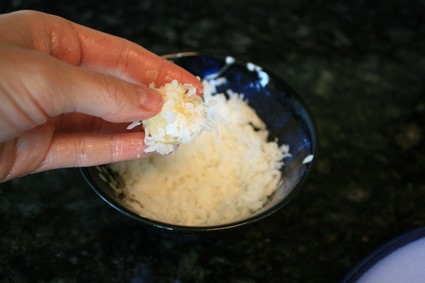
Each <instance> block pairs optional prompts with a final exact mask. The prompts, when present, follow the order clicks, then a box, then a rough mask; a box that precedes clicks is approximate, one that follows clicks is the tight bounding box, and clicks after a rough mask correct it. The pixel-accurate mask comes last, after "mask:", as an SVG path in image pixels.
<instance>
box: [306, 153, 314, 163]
mask: <svg viewBox="0 0 425 283" xmlns="http://www.w3.org/2000/svg"><path fill="white" fill-rule="evenodd" d="M313 158H314V156H313V154H310V155H307V156H306V157H305V158H304V160H303V164H307V163H310V162H311V161H313Z"/></svg>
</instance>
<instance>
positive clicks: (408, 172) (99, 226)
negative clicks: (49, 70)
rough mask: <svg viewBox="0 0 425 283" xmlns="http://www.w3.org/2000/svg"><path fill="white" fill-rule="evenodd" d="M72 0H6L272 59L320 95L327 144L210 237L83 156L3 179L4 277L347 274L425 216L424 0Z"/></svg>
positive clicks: (173, 47) (168, 47)
mask: <svg viewBox="0 0 425 283" xmlns="http://www.w3.org/2000/svg"><path fill="white" fill-rule="evenodd" d="M62 2H63V1H41V0H39V1H36V0H32V1H31V0H27V1H23V0H22V1H20V0H13V1H12V0H10V1H2V3H1V4H0V8H1V10H0V11H2V12H8V11H13V10H18V9H23V8H29V9H36V10H40V11H46V12H50V13H53V14H57V15H60V16H63V17H66V18H68V19H70V20H73V21H75V22H78V23H80V24H83V25H87V26H90V27H92V28H96V29H100V30H102V31H105V32H108V33H112V34H115V35H118V36H122V37H125V38H127V39H129V40H132V41H135V42H137V43H139V44H142V45H143V46H145V47H146V48H148V49H150V50H152V51H154V52H156V53H159V54H166V53H173V52H177V51H202V52H208V53H220V54H228V55H232V56H234V57H237V58H241V59H246V60H249V61H252V62H254V63H257V64H259V65H262V66H264V67H267V68H268V69H269V70H272V71H273V72H275V73H278V74H279V75H280V76H281V77H282V78H284V79H285V80H286V81H288V82H289V83H290V84H291V85H292V86H293V87H294V88H296V89H297V90H298V91H299V92H300V94H301V96H302V98H303V99H304V100H305V102H306V104H307V105H308V106H309V108H310V110H311V112H312V115H313V117H314V119H315V121H316V124H317V129H318V134H319V155H318V157H317V162H316V166H315V168H314V171H313V172H312V174H311V175H310V178H309V180H308V182H307V183H306V184H305V186H304V188H303V189H302V191H301V192H300V194H299V195H298V196H297V197H296V198H295V199H294V200H293V201H292V202H291V203H290V205H288V206H287V207H286V208H285V209H283V210H282V211H280V212H279V213H277V214H275V215H274V216H273V217H272V218H271V219H269V220H268V221H263V222H261V223H259V224H256V226H255V227H254V229H249V230H247V231H246V232H245V233H243V234H242V235H241V236H239V237H238V238H237V239H234V238H216V239H212V240H210V241H208V242H202V241H195V242H189V243H188V242H178V241H175V240H172V239H164V238H161V237H152V236H151V235H150V234H149V233H147V232H146V231H145V230H143V229H142V228H141V227H140V225H139V224H138V223H135V222H134V221H132V220H129V219H127V218H125V217H124V216H122V215H120V214H118V213H117V212H116V211H115V210H113V209H112V208H110V207H109V206H108V205H107V204H105V203H104V202H103V201H102V200H101V199H99V197H98V196H97V195H96V194H95V193H94V192H93V191H91V189H90V188H89V187H88V185H87V184H86V183H85V181H84V180H83V178H82V177H81V174H80V172H79V170H78V169H61V170H55V171H50V172H45V173H41V174H36V175H31V176H26V177H23V178H19V179H16V180H13V181H10V182H7V183H3V184H0V219H1V220H0V224H1V229H0V278H1V279H0V281H2V282H250V283H251V282H338V281H339V280H341V279H342V278H343V277H344V276H345V274H347V272H348V271H349V270H350V269H351V268H352V267H353V266H354V265H355V264H356V263H357V262H359V261H360V260H361V259H362V258H364V257H365V256H366V255H368V254H369V253H370V252H372V251H373V250H374V249H376V248H377V247H378V246H380V245H382V244H383V243H385V242H386V241H388V240H390V239H392V238H394V237H396V236H398V235H400V234H402V233H405V232H407V231H410V230H412V229H415V228H418V227H422V226H425V205H424V200H425V178H424V168H425V142H424V139H425V132H424V131H425V83H424V82H425V80H424V78H425V55H424V54H425V52H423V51H424V50H425V46H424V45H425V41H424V38H425V25H424V21H423V19H424V15H425V14H424V13H425V4H424V2H423V1H401V0H399V1H380V2H378V3H375V1H361V0H354V1H348V2H347V3H346V2H344V1H294V0H289V1H279V0H275V1H272V0H267V1H259V0H257V1H254V0H249V1H242V0H237V1H230V0H228V1H225V0H215V1H203V2H201V1H174V2H173V1H153V0H144V1H124V0H120V1H95V0H86V1H71V2H69V3H68V2H67V3H62ZM177 3H178V4H177ZM421 51H422V52H421Z"/></svg>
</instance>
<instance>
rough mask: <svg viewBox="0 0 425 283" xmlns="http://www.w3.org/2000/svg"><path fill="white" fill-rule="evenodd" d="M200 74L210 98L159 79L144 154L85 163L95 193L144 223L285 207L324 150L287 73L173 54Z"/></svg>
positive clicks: (241, 215)
mask: <svg viewBox="0 0 425 283" xmlns="http://www.w3.org/2000/svg"><path fill="white" fill-rule="evenodd" d="M166 58H167V59H169V60H171V61H173V62H174V63H175V64H178V65H180V66H182V67H183V68H185V69H187V70H188V71H190V72H192V73H193V74H194V75H196V76H198V77H199V79H200V80H201V81H202V83H203V86H204V93H203V95H202V96H200V95H199V94H197V93H196V89H195V88H194V87H193V86H192V85H189V84H186V83H185V82H178V81H171V82H169V83H167V84H165V85H163V86H155V85H151V87H153V88H156V89H157V90H158V91H159V92H160V93H161V95H162V96H163V100H164V104H163V109H162V110H161V112H160V113H159V114H158V115H157V116H155V117H153V118H151V119H148V120H146V121H134V123H131V124H129V126H128V129H132V128H134V127H143V129H144V131H145V144H146V149H145V151H146V152H153V153H154V154H152V155H150V156H149V157H146V158H141V159H137V160H132V161H126V162H119V163H114V164H106V165H102V166H95V167H89V168H83V169H82V173H83V175H84V177H85V179H86V180H87V181H88V183H89V184H90V186H91V187H92V188H93V189H94V191H95V192H96V193H97V194H98V195H99V196H100V197H101V198H102V199H103V200H105V201H106V202H107V203H108V204H110V205H111V206H112V207H114V208H115V209H117V210H118V211H120V212H122V213H124V214H125V215H127V216H129V217H131V218H133V219H136V220H137V221H139V222H141V223H143V224H146V225H149V226H153V227H156V228H159V229H161V230H168V231H183V232H185V231H186V232H187V231H189V232H197V231H202V232H205V231H218V230H226V229H229V228H234V227H239V226H244V225H245V224H247V223H254V222H256V221H259V220H261V219H264V218H265V217H268V216H270V215H272V214H274V213H275V212H277V211H279V210H281V209H282V207H284V206H285V205H286V204H287V203H288V202H289V201H290V200H291V199H292V198H293V196H294V195H295V194H296V193H297V192H298V190H299V189H300V187H301V186H302V184H303V183H304V181H305V179H306V177H307V175H308V173H309V172H310V170H311V168H312V165H313V161H314V159H315V154H316V143H317V141H316V132H315V127H314V123H313V120H312V118H311V115H310V114H309V111H308V110H307V108H306V106H305V104H304V102H303V101H302V100H301V98H300V97H299V95H298V94H297V93H296V92H295V91H294V89H293V88H291V87H290V86H289V85H288V84H287V83H286V82H285V81H283V80H282V79H281V78H280V77H279V76H276V75H274V74H273V73H272V72H269V71H268V70H265V69H264V68H262V67H260V66H258V65H256V64H254V63H251V62H242V61H239V60H236V59H235V58H233V57H232V56H211V55H204V54H198V53H178V54H173V55H169V56H166Z"/></svg>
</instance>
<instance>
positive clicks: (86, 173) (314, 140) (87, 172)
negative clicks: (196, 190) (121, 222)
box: [80, 51, 318, 232]
mask: <svg viewBox="0 0 425 283" xmlns="http://www.w3.org/2000/svg"><path fill="white" fill-rule="evenodd" d="M196 56H207V57H211V58H215V59H224V58H226V57H227V56H230V55H223V54H215V55H211V54H208V53H203V52H196V51H188V52H177V53H169V54H165V55H163V56H161V57H163V58H165V59H167V60H172V59H177V58H183V57H196ZM230 57H232V58H233V59H235V63H237V64H243V65H246V64H247V63H248V62H249V61H244V60H240V59H237V58H235V57H233V56H230ZM251 63H252V62H251ZM253 64H255V63H253ZM257 66H258V65H257ZM261 69H262V70H263V71H265V72H267V73H268V74H271V75H272V76H273V77H274V78H276V79H278V80H280V82H281V83H283V85H284V87H285V91H286V92H287V93H289V95H290V96H292V97H294V98H295V99H296V100H297V101H298V102H299V103H300V104H301V106H302V108H303V111H304V112H305V113H306V117H305V119H304V120H305V122H306V124H307V128H308V130H309V132H310V136H311V140H310V142H311V154H312V155H313V156H314V158H313V160H312V161H311V162H309V164H308V165H306V166H308V169H307V170H306V172H305V174H304V175H303V176H301V178H300V180H299V182H298V183H297V184H296V185H295V186H294V187H293V189H292V190H291V191H290V192H289V193H288V194H287V195H286V196H285V197H284V198H283V199H282V200H281V201H279V202H278V203H276V204H275V205H273V206H272V207H270V208H269V209H267V210H265V211H262V212H260V213H257V214H254V215H252V216H250V217H248V218H245V219H241V220H237V221H233V222H229V223H223V224H217V225H210V226H184V225H176V224H171V223H166V222H161V221H158V220H154V219H150V218H147V217H144V216H141V215H139V214H137V213H135V212H132V211H130V210H129V209H127V208H126V207H124V206H123V205H121V204H119V203H117V202H115V201H114V200H113V199H111V198H110V197H109V196H108V195H107V194H106V193H105V192H104V191H103V190H99V189H98V188H97V187H96V186H95V185H94V184H95V182H94V178H93V176H92V173H91V169H93V167H96V166H90V167H82V168H80V171H81V173H82V175H83V177H84V179H85V180H86V182H87V183H88V184H89V186H90V187H91V189H92V190H93V191H94V192H95V193H96V194H97V195H98V196H99V197H100V198H101V199H103V200H104V201H105V202H106V203H108V204H109V205H110V206H112V207H113V208H114V209H116V210H118V211H119V212H121V213H123V214H124V215H126V216H128V217H130V218H132V219H135V220H136V221H138V222H141V223H142V224H145V225H148V226H154V227H157V228H161V229H163V230H169V231H176V232H216V231H222V230H228V229H232V228H239V227H242V226H245V225H248V224H252V223H256V222H258V221H260V220H262V219H265V218H267V217H269V216H271V215H273V214H275V213H276V212H277V211H279V210H281V209H282V208H283V207H284V206H286V205H288V203H290V202H291V201H292V200H293V199H294V198H295V196H296V195H297V194H298V193H299V190H300V188H301V187H302V186H303V185H304V184H305V183H306V181H307V180H308V179H309V177H310V175H311V171H313V169H314V167H315V164H316V160H317V157H318V156H317V154H318V135H317V127H316V123H315V121H314V119H313V118H312V115H311V111H310V110H309V108H308V107H307V104H306V103H305V102H304V100H303V99H302V98H301V97H300V95H299V93H298V92H297V91H296V90H295V89H294V88H293V87H292V86H290V85H289V84H288V83H286V81H285V80H284V79H282V78H281V77H280V76H278V75H277V74H276V73H274V72H273V71H270V70H269V69H268V68H263V67H262V66H261ZM105 165H106V164H105ZM98 166H102V165H98Z"/></svg>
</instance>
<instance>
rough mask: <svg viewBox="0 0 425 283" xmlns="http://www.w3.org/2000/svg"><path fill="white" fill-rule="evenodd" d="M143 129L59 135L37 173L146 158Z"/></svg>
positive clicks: (55, 137)
mask: <svg viewBox="0 0 425 283" xmlns="http://www.w3.org/2000/svg"><path fill="white" fill-rule="evenodd" d="M143 140H144V133H143V132H128V133H115V134H101V135H100V134H92V133H86V134H56V135H55V136H54V139H53V140H52V142H51V144H50V148H49V151H48V152H47V154H46V156H45V159H44V160H43V162H42V163H41V164H40V166H39V167H38V168H37V169H36V170H35V171H36V172H40V171H45V170H50V169H55V168H64V167H85V166H94V165H99V164H107V163H112V162H118V161H125V160H132V159H136V158H141V157H145V156H147V155H148V154H147V153H145V152H144V149H145V148H146V146H145V144H144V141H143Z"/></svg>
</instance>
